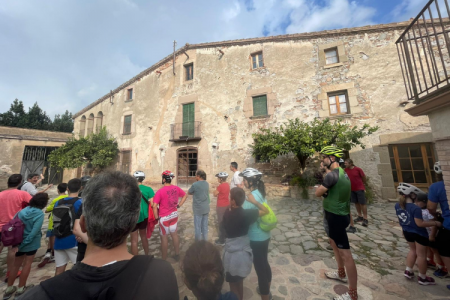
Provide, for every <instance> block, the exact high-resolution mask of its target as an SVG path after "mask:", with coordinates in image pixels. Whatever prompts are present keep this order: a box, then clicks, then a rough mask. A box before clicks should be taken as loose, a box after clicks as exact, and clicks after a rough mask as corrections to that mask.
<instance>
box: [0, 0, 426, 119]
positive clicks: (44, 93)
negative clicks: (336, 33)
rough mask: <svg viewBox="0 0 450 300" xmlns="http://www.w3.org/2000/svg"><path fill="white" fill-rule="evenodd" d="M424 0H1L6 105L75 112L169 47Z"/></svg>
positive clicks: (0, 94)
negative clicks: (16, 102)
mask: <svg viewBox="0 0 450 300" xmlns="http://www.w3.org/2000/svg"><path fill="white" fill-rule="evenodd" d="M426 3H427V0H393V1H392V0H190V1H186V0H151V1H144V0H77V1H73V0H72V1H69V0H39V1H34V0H28V1H24V0H14V1H10V0H0V49H1V50H0V51H1V52H0V53H1V55H0V107H1V109H0V112H4V111H6V110H8V109H9V106H10V103H11V102H12V101H13V100H14V99H15V98H18V99H20V100H22V101H23V102H24V103H25V106H26V107H28V106H31V105H32V104H33V103H34V102H36V101H37V102H38V103H39V105H40V106H41V107H42V108H43V109H44V110H46V111H47V112H48V113H49V115H50V116H51V117H53V115H54V114H56V113H63V112H64V111H65V110H66V109H67V110H69V111H71V112H73V113H76V112H77V111H78V110H80V109H82V108H83V107H85V106H87V105H88V104H90V103H91V102H94V101H95V100H97V99H98V98H99V97H101V96H103V95H104V94H106V93H107V92H108V91H109V90H111V89H114V88H116V87H117V86H119V85H120V84H122V83H123V82H125V81H127V80H129V79H130V78H132V77H133V76H135V75H136V74H138V73H139V72H140V71H142V70H144V69H145V68H147V67H149V66H151V65H152V64H153V63H155V62H157V61H158V60H160V59H161V58H163V57H165V56H166V55H168V54H169V53H171V51H172V42H173V40H177V42H178V46H179V47H181V46H183V45H184V44H185V43H191V44H194V43H200V42H211V41H221V40H229V39H237V38H249V37H257V36H264V35H278V34H285V33H297V32H311V31H318V30H325V29H336V28H345V27H355V26H363V25H369V24H380V23H390V22H397V21H405V20H409V19H410V18H412V17H415V16H416V15H417V13H418V12H419V11H420V10H421V8H422V7H423V6H424V5H425V4H426Z"/></svg>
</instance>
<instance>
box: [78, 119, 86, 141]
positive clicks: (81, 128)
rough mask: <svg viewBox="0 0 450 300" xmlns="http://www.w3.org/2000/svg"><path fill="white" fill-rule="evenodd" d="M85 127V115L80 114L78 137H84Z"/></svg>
mask: <svg viewBox="0 0 450 300" xmlns="http://www.w3.org/2000/svg"><path fill="white" fill-rule="evenodd" d="M85 128H86V117H85V116H82V117H81V120H80V132H79V136H80V137H84V130H85Z"/></svg>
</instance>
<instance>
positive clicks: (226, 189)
mask: <svg viewBox="0 0 450 300" xmlns="http://www.w3.org/2000/svg"><path fill="white" fill-rule="evenodd" d="M217 191H218V192H219V195H217V207H225V206H228V205H230V185H229V184H228V182H222V183H221V184H219V186H218V187H217Z"/></svg>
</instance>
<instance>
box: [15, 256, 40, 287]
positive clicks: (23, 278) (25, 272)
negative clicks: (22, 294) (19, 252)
mask: <svg viewBox="0 0 450 300" xmlns="http://www.w3.org/2000/svg"><path fill="white" fill-rule="evenodd" d="M35 256H36V254H33V255H29V256H28V255H25V256H24V257H25V261H24V263H23V266H22V274H20V278H19V288H21V287H24V286H25V285H26V284H27V279H28V276H29V275H30V271H31V264H32V263H33V260H34V257H35Z"/></svg>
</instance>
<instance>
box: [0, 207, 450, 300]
mask: <svg viewBox="0 0 450 300" xmlns="http://www.w3.org/2000/svg"><path fill="white" fill-rule="evenodd" d="M211 199H213V198H211ZM189 201H190V200H189V199H188V202H189ZM270 204H271V206H272V208H273V209H274V211H275V213H276V214H277V216H278V220H279V222H280V223H279V226H278V227H277V228H276V229H274V230H273V231H272V241H271V243H270V254H269V261H270V264H271V266H272V273H273V281H272V288H271V291H272V294H273V296H274V299H278V300H280V299H308V300H321V299H330V298H332V296H333V295H335V294H336V293H343V292H345V291H346V290H347V287H346V286H345V285H342V284H340V283H339V282H336V281H332V280H329V279H326V278H325V275H324V272H325V271H326V270H329V269H335V268H337V265H336V261H335V260H334V258H333V253H332V252H331V251H327V250H326V246H327V242H326V240H327V239H326V236H325V232H324V229H323V226H322V217H323V216H322V203H321V202H320V201H313V200H293V199H286V198H283V199H281V200H272V201H271V202H270ZM368 211H369V221H370V224H369V227H368V228H365V227H362V226H359V225H357V228H358V232H357V233H356V234H349V237H350V240H351V247H352V251H353V253H354V258H355V260H356V263H357V268H358V291H359V294H360V299H362V300H370V299H383V300H394V299H436V300H437V299H449V298H450V291H449V290H447V288H446V285H447V284H450V279H445V280H441V279H438V278H435V279H436V282H437V285H436V286H421V285H419V284H417V282H416V281H415V280H414V281H408V280H407V279H406V278H405V277H404V276H403V271H404V261H405V258H406V254H407V252H408V247H407V244H406V242H405V241H404V238H403V237H402V236H401V228H400V227H399V225H398V222H397V217H396V216H395V213H394V203H383V204H381V203H380V204H374V205H370V206H369V209H368ZM354 215H355V214H354ZM215 218H216V214H215V206H213V204H211V213H210V217H209V228H210V229H209V230H210V231H209V240H210V241H214V240H215V238H216V237H217V230H216V228H215V222H216V221H215ZM180 219H181V220H180V223H179V235H180V238H181V249H182V256H183V253H184V252H185V251H186V250H187V248H188V247H189V246H190V244H191V243H192V242H193V240H194V226H193V216H192V209H191V207H190V204H189V203H187V205H185V206H184V207H183V208H182V209H181V210H180ZM46 220H47V219H46ZM46 227H47V223H45V224H44V228H43V232H45V230H46ZM169 240H170V239H169ZM159 247H160V242H159V235H158V233H157V228H156V229H155V232H154V234H153V236H152V238H151V239H150V251H151V253H152V254H154V255H155V256H157V257H158V256H160V253H159ZM169 247H170V251H172V246H171V244H170V245H169ZM45 249H46V242H45V241H44V240H43V241H42V247H41V249H40V250H39V251H38V253H37V255H36V259H35V263H34V264H33V266H32V271H31V275H30V278H29V283H34V284H36V283H39V282H40V281H42V280H45V279H48V278H50V277H51V276H53V274H54V263H51V264H48V265H47V266H46V267H44V268H43V269H37V264H38V262H39V261H40V260H41V258H42V256H43V255H44V254H45ZM141 253H142V250H141ZM170 254H173V253H170ZM5 257H6V251H5V250H3V252H2V253H1V255H0V274H4V272H6V263H5ZM169 261H170V262H171V263H172V266H173V267H174V269H175V272H176V274H177V279H178V285H179V290H180V296H181V297H180V298H181V299H183V298H182V297H184V296H185V295H187V296H188V297H189V299H194V297H193V295H192V293H191V292H190V291H189V290H188V289H187V288H186V286H185V285H184V284H183V280H182V275H181V271H180V267H179V263H176V262H175V261H173V260H172V259H171V258H169ZM415 272H416V274H418V270H417V267H416V268H415ZM431 272H432V271H431V270H429V271H428V273H429V275H430V273H431ZM2 276H3V277H2V278H4V275H2ZM16 284H17V281H16ZM244 284H245V291H244V298H245V299H260V298H259V297H258V295H257V294H256V291H255V288H256V286H257V278H256V274H255V272H254V270H253V271H252V273H251V274H250V275H249V276H248V278H247V279H246V280H245V283H244ZM5 287H6V284H5V283H3V281H2V282H1V283H0V291H3V290H4V288H5ZM223 289H224V291H225V290H228V284H226V283H225V284H224V287H223Z"/></svg>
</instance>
